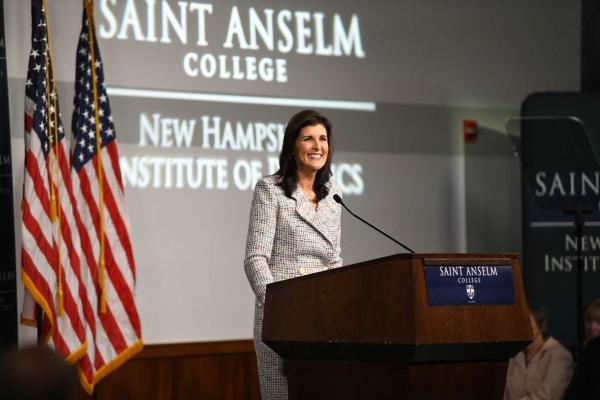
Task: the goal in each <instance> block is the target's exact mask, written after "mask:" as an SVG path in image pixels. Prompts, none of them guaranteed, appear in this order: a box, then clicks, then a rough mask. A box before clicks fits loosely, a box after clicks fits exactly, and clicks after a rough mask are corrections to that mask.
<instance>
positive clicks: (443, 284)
mask: <svg viewBox="0 0 600 400" xmlns="http://www.w3.org/2000/svg"><path fill="white" fill-rule="evenodd" d="M424 268H425V286H426V288H427V302H428V304H429V305H430V306H465V305H500V304H515V290H514V282H513V274H512V268H511V266H510V265H435V266H425V267H424Z"/></svg>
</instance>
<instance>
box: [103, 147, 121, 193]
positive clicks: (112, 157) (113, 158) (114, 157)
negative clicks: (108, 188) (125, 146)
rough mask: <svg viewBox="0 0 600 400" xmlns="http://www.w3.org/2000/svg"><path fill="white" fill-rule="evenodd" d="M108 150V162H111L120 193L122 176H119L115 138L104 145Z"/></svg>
mask: <svg viewBox="0 0 600 400" xmlns="http://www.w3.org/2000/svg"><path fill="white" fill-rule="evenodd" d="M104 148H105V149H106V151H107V152H108V155H109V157H110V162H111V164H112V169H113V171H114V173H115V176H116V177H117V182H118V183H119V189H120V190H121V193H123V178H122V177H121V166H120V165H119V150H118V149H117V139H115V140H113V141H112V142H110V143H109V144H108V145H106V146H105V147H104Z"/></svg>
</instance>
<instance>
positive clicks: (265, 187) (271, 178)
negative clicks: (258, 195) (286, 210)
mask: <svg viewBox="0 0 600 400" xmlns="http://www.w3.org/2000/svg"><path fill="white" fill-rule="evenodd" d="M254 191H266V192H270V193H274V194H279V193H280V192H282V189H281V188H280V187H279V178H278V177H277V176H275V175H267V176H263V177H262V178H260V179H259V180H258V181H257V182H256V186H255V187H254Z"/></svg>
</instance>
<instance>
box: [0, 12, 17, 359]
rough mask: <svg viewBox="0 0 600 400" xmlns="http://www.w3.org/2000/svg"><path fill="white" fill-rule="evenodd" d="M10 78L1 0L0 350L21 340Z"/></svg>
mask: <svg viewBox="0 0 600 400" xmlns="http://www.w3.org/2000/svg"><path fill="white" fill-rule="evenodd" d="M6 78H7V74H6V42H5V39H4V2H3V0H0V349H2V348H5V347H8V346H13V345H16V343H17V298H16V297H17V292H16V290H17V288H16V271H15V235H14V221H13V201H12V198H13V192H12V173H11V158H10V126H9V120H10V119H9V113H8V87H7V79H6Z"/></svg>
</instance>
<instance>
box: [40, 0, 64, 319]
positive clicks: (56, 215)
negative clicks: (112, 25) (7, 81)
mask: <svg viewBox="0 0 600 400" xmlns="http://www.w3.org/2000/svg"><path fill="white" fill-rule="evenodd" d="M42 7H43V11H44V23H45V24H46V26H45V31H46V38H47V42H46V53H47V54H46V57H45V64H46V65H45V67H46V71H45V73H46V82H48V84H47V85H46V103H47V104H48V113H47V121H46V122H47V124H48V139H49V142H50V154H51V155H52V153H54V175H55V179H53V177H52V169H53V168H52V166H50V168H48V175H49V177H50V179H49V185H50V219H51V221H52V222H57V223H58V227H57V232H58V235H57V244H56V257H57V267H58V271H57V274H56V280H57V282H56V286H57V293H56V303H57V305H56V314H57V315H58V316H62V315H63V308H64V305H63V304H64V303H63V287H62V275H63V274H62V262H61V252H60V248H61V245H62V236H61V206H60V192H57V190H56V189H57V188H59V187H60V173H59V168H60V151H59V137H58V117H57V115H58V108H57V106H56V98H57V96H56V83H55V81H54V78H55V75H54V64H53V63H52V45H51V38H50V29H48V8H47V6H46V0H42ZM51 109H53V110H54V112H51V111H50V110H51ZM52 114H54V118H52V116H53V115H52ZM48 162H49V163H51V162H52V157H49V160H48ZM55 183H56V188H55V185H54V184H55Z"/></svg>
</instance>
